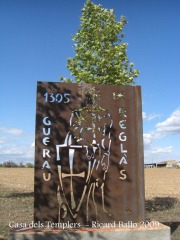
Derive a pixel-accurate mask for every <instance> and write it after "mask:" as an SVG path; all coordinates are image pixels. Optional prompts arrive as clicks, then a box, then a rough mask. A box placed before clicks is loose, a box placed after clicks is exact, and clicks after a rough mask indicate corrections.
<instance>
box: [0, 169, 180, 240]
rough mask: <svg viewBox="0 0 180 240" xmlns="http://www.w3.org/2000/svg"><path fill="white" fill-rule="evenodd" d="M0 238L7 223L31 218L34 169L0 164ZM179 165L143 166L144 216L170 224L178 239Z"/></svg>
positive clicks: (4, 236) (6, 230)
mask: <svg viewBox="0 0 180 240" xmlns="http://www.w3.org/2000/svg"><path fill="white" fill-rule="evenodd" d="M0 176H1V177H0V240H1V239H3V240H4V239H7V236H8V232H9V223H10V222H12V221H15V222H18V223H25V222H27V223H30V222H31V221H32V220H33V192H34V169H27V168H0ZM179 186H180V169H165V168H162V169H159V168H158V169H155V168H153V169H145V196H146V206H145V207H146V218H147V220H155V221H159V222H161V223H164V224H166V225H168V226H170V227H171V238H172V240H178V239H180V187H179Z"/></svg>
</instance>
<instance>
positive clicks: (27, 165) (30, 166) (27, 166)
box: [26, 163, 34, 168]
mask: <svg viewBox="0 0 180 240" xmlns="http://www.w3.org/2000/svg"><path fill="white" fill-rule="evenodd" d="M33 167H34V165H33V163H26V168H33Z"/></svg>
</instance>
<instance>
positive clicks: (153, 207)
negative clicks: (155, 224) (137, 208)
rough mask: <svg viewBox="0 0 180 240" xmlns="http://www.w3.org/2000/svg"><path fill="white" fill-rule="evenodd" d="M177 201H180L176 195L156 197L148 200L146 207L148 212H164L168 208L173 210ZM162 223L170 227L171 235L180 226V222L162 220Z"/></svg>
mask: <svg viewBox="0 0 180 240" xmlns="http://www.w3.org/2000/svg"><path fill="white" fill-rule="evenodd" d="M176 203H178V199H177V198H174V197H155V198H153V199H151V200H146V202H145V209H146V212H147V214H148V213H152V212H163V211H167V210H171V209H173V208H174V207H176V206H175V205H176ZM161 223H162V224H164V225H166V226H168V227H170V229H171V235H172V234H173V233H174V232H175V231H176V230H177V229H178V227H180V222H174V221H170V222H164V221H163V222H161Z"/></svg>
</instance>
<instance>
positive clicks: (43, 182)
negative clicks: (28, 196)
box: [34, 82, 144, 227]
mask: <svg viewBox="0 0 180 240" xmlns="http://www.w3.org/2000/svg"><path fill="white" fill-rule="evenodd" d="M35 149H36V150H35V209H34V220H35V222H37V221H41V222H45V221H51V222H55V223H58V222H68V221H69V222H71V223H76V224H77V227H79V225H80V226H85V225H89V226H90V227H91V223H92V221H99V222H101V223H110V222H113V221H115V222H117V223H118V221H123V222H128V221H132V222H140V221H144V161H143V139H142V109H141V88H140V87H139V86H135V87H134V86H114V85H98V84H97V85H95V84H92V85H90V84H69V83H53V82H38V86H37V110H36V147H35Z"/></svg>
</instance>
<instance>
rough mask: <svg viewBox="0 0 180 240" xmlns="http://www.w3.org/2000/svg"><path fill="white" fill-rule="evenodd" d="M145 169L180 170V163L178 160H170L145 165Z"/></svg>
mask: <svg viewBox="0 0 180 240" xmlns="http://www.w3.org/2000/svg"><path fill="white" fill-rule="evenodd" d="M144 167H145V168H154V167H157V168H162V167H166V168H180V162H177V161H176V160H168V161H164V162H160V163H145V164H144Z"/></svg>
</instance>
